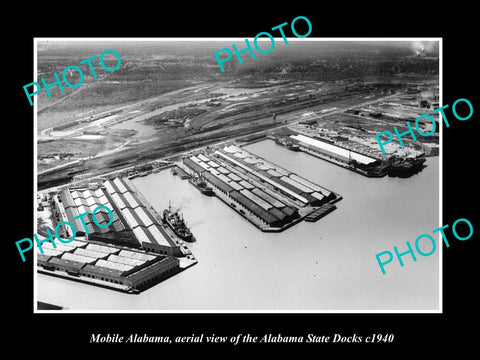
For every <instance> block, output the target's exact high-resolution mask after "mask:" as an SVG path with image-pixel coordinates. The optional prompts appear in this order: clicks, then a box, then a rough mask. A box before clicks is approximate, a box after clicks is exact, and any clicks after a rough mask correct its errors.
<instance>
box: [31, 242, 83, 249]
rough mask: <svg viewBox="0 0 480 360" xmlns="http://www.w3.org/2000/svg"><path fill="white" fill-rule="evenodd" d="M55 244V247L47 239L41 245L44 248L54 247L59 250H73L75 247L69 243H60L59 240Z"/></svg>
mask: <svg viewBox="0 0 480 360" xmlns="http://www.w3.org/2000/svg"><path fill="white" fill-rule="evenodd" d="M55 245H56V247H55V248H54V247H53V245H52V243H51V242H50V241H46V242H44V243H43V244H42V245H40V246H41V247H42V249H43V250H46V249H54V250H58V251H72V250H74V249H75V247H74V246H68V245H67V244H63V243H60V242H58V241H55ZM37 248H38V247H37Z"/></svg>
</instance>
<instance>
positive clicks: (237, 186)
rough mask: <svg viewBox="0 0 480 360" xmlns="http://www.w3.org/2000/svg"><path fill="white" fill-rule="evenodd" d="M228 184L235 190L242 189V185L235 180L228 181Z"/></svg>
mask: <svg viewBox="0 0 480 360" xmlns="http://www.w3.org/2000/svg"><path fill="white" fill-rule="evenodd" d="M228 185H230V186H231V187H232V188H234V189H235V190H242V189H243V188H244V187H243V186H242V185H240V184H239V183H237V182H235V181H230V182H229V183H228Z"/></svg>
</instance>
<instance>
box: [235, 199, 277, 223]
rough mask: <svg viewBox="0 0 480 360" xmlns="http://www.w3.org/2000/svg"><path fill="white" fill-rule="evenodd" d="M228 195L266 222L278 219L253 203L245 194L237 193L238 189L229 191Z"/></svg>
mask: <svg viewBox="0 0 480 360" xmlns="http://www.w3.org/2000/svg"><path fill="white" fill-rule="evenodd" d="M230 196H231V197H232V198H234V199H235V200H237V201H238V202H239V203H240V204H242V205H243V206H244V207H246V208H247V209H249V210H250V211H251V212H253V213H254V214H255V215H257V216H258V217H259V218H260V219H262V220H263V221H265V222H266V223H267V224H272V223H274V222H276V221H277V220H278V219H277V218H276V217H275V216H273V215H272V214H270V213H269V212H268V211H266V210H265V209H263V208H262V207H260V206H259V205H257V204H256V203H254V202H253V201H252V200H250V199H249V198H247V197H246V196H245V195H243V194H241V193H239V192H238V191H233V192H231V193H230Z"/></svg>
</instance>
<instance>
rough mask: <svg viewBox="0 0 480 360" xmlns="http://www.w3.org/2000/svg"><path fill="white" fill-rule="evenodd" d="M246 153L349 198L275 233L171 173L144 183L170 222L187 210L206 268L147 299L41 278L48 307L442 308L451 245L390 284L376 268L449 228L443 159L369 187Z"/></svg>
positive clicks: (284, 156)
mask: <svg viewBox="0 0 480 360" xmlns="http://www.w3.org/2000/svg"><path fill="white" fill-rule="evenodd" d="M245 149H246V150H248V151H251V152H253V153H255V154H257V155H259V156H261V157H263V158H265V159H267V160H268V161H271V162H273V163H275V164H277V165H280V166H281V167H284V168H286V169H289V170H290V171H292V172H294V173H297V174H298V175H300V176H303V177H305V178H306V179H309V180H311V181H313V182H315V183H317V184H319V185H321V186H324V187H326V188H327V189H330V190H332V191H335V192H336V193H339V194H340V195H341V196H342V197H343V199H342V200H341V201H339V202H338V203H337V204H336V205H337V209H336V210H335V211H333V212H332V213H330V214H328V215H327V216H325V217H324V218H322V219H320V220H319V221H317V222H314V223H310V222H305V221H302V222H300V223H299V224H297V225H295V226H293V227H291V228H289V229H287V230H285V231H284V232H281V233H263V232H261V231H259V230H258V229H257V228H256V227H255V226H253V225H252V224H251V223H250V222H248V221H247V220H245V219H244V218H243V217H241V216H240V215H239V214H238V213H236V212H235V211H234V210H232V209H231V208H230V207H229V206H227V205H226V204H225V203H223V202H222V201H221V200H219V199H218V198H216V197H207V196H204V195H202V194H201V193H200V192H199V191H198V190H197V189H196V188H195V187H194V186H192V185H191V184H190V183H189V182H188V181H186V180H181V179H180V178H179V177H178V176H174V175H173V174H171V172H170V171H169V170H165V171H161V172H159V173H155V174H151V175H149V176H146V177H140V178H136V179H134V180H132V181H133V183H134V185H135V186H136V187H137V188H138V189H139V190H140V191H141V192H142V193H143V194H144V195H145V197H146V198H147V199H148V200H149V202H150V203H151V204H152V205H153V206H154V207H155V208H156V209H157V211H158V212H162V211H163V209H165V208H167V207H168V206H169V202H170V203H171V204H172V206H173V207H175V208H178V209H180V211H181V213H182V214H183V217H184V219H185V221H186V222H187V224H188V226H189V227H190V229H191V231H192V233H193V234H194V236H195V237H196V239H197V242H196V243H192V244H188V246H189V248H190V249H191V250H192V252H193V254H194V256H195V257H196V258H197V260H198V264H197V265H195V266H193V267H191V268H189V269H187V270H185V271H183V272H182V273H180V274H178V275H175V276H174V277H172V278H170V279H168V280H166V281H164V282H162V283H160V284H158V285H156V286H154V287H153V288H151V289H149V290H147V291H144V292H142V293H141V294H139V295H131V294H124V293H120V292H116V291H112V290H108V289H103V288H99V287H95V286H91V285H86V284H81V283H77V282H73V281H68V280H64V279H60V278H54V277H49V276H47V275H42V274H38V275H37V298H38V300H39V301H43V302H47V303H52V304H56V305H61V306H64V307H67V308H68V309H71V310H100V311H107V310H113V311H117V310H157V311H162V310H174V311H182V310H186V311H195V310H199V311H204V310H213V311H214V310H227V311H228V310H231V311H236V310H247V311H252V310H286V311H294V310H311V311H332V310H339V311H341V310H358V311H363V310H367V311H375V310H382V311H388V310H392V311H394V310H422V311H425V310H438V309H439V301H440V300H439V271H440V270H439V250H438V249H439V247H437V251H435V253H434V254H433V255H431V256H429V257H422V256H417V261H416V262H414V261H413V260H412V258H411V256H410V255H405V256H403V260H404V262H405V266H404V267H400V265H399V263H398V261H397V260H396V259H395V260H394V261H392V262H391V263H390V264H388V265H386V266H385V269H386V274H385V275H383V274H382V272H381V271H380V268H379V265H378V263H377V261H376V259H375V255H376V254H377V253H380V252H382V251H385V250H389V251H392V252H393V246H397V247H398V249H399V251H400V252H403V251H406V250H407V246H406V243H405V242H406V241H410V242H411V243H412V244H413V243H414V242H415V239H416V238H417V237H418V236H419V235H421V234H431V233H432V230H433V229H435V228H438V227H439V226H440V225H441V224H440V223H439V158H438V157H432V158H428V159H427V162H426V165H427V167H426V168H425V169H424V170H423V171H422V172H420V173H419V174H416V175H414V176H412V177H411V178H408V179H399V178H391V177H384V178H367V177H364V176H362V175H359V174H356V173H354V172H351V171H348V170H346V169H344V168H342V167H339V166H337V165H334V164H331V163H328V162H326V161H324V160H321V159H318V158H316V157H313V156H311V155H308V154H305V153H302V152H293V151H290V150H288V149H286V148H284V147H281V146H279V145H276V144H275V143H274V142H273V141H270V140H265V141H261V142H258V143H254V144H250V145H248V146H246V147H245ZM435 238H436V239H437V241H438V236H435ZM437 244H438V242H437ZM423 246H424V247H425V249H427V248H426V247H427V244H425V245H423ZM428 246H430V245H428ZM422 248H423V247H422ZM424 251H427V250H424Z"/></svg>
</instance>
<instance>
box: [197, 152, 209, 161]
mask: <svg viewBox="0 0 480 360" xmlns="http://www.w3.org/2000/svg"><path fill="white" fill-rule="evenodd" d="M197 157H198V158H199V159H200V160H202V161H205V162H209V161H210V159H209V158H208V157H206V156H205V155H203V154H198V155H197Z"/></svg>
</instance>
